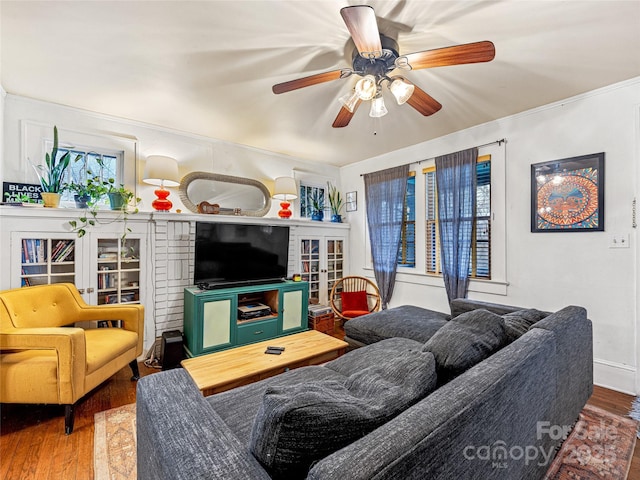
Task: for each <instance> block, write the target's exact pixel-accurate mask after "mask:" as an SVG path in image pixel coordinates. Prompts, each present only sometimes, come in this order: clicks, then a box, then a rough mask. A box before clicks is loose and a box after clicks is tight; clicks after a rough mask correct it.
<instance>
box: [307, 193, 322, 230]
mask: <svg viewBox="0 0 640 480" xmlns="http://www.w3.org/2000/svg"><path fill="white" fill-rule="evenodd" d="M321 192H322V193H321ZM309 201H310V202H311V220H316V221H318V222H321V221H322V219H323V218H324V192H323V191H322V190H321V189H317V190H316V191H315V192H313V194H311V197H310V198H309Z"/></svg>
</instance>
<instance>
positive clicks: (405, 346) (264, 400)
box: [137, 301, 593, 480]
mask: <svg viewBox="0 0 640 480" xmlns="http://www.w3.org/2000/svg"><path fill="white" fill-rule="evenodd" d="M478 307H482V308H478ZM398 308H399V309H400V310H399V311H396V312H395V313H396V314H397V315H398V316H397V317H394V316H393V314H394V309H391V310H388V311H385V312H381V313H383V314H384V315H389V314H390V315H391V316H390V317H388V319H387V320H389V319H392V318H401V317H402V318H404V317H405V316H407V315H408V316H409V318H410V319H415V318H424V317H425V316H427V317H428V316H430V315H431V313H429V311H424V309H418V310H416V308H417V307H412V308H409V309H407V308H404V307H398ZM491 308H492V306H491V305H490V304H475V305H474V302H470V301H464V302H463V304H461V305H452V315H451V316H450V318H448V316H447V315H435V317H437V318H434V321H437V322H438V323H439V327H438V328H435V326H433V325H432V327H433V332H432V333H431V334H430V335H427V336H428V338H426V337H424V336H420V338H419V339H415V338H406V337H407V336H408V334H407V335H405V336H404V337H403V335H395V336H391V337H385V335H386V333H385V331H383V332H378V335H379V336H380V338H379V339H378V340H376V341H374V342H373V343H371V344H370V345H367V346H365V347H363V348H358V349H355V350H353V351H350V352H348V353H347V354H345V355H344V356H342V357H340V358H338V359H336V360H333V361H331V362H328V363H327V364H325V365H323V366H314V367H303V368H300V369H296V370H291V371H289V372H286V373H284V374H281V375H278V376H275V377H271V378H268V379H266V380H262V381H260V382H257V383H254V384H251V385H247V386H243V387H239V388H236V389H233V390H230V391H227V392H223V393H219V394H216V395H213V396H210V397H203V396H202V395H201V393H200V391H199V390H198V389H197V388H196V386H195V384H194V383H193V382H192V380H191V378H190V376H189V375H188V373H187V372H185V371H184V370H182V369H176V370H170V371H166V372H160V373H157V374H154V375H150V376H147V377H144V378H142V379H141V380H140V381H139V383H138V392H137V435H138V436H137V441H138V452H137V455H138V478H139V479H141V480H145V479H149V480H151V479H176V480H178V479H185V480H186V479H189V480H192V479H242V480H245V479H263V478H264V479H269V478H286V479H295V478H308V479H336V480H338V479H339V480H358V479H362V480H365V479H402V480H407V479H416V480H418V479H419V480H423V479H430V478H434V479H451V478H458V479H491V478H495V479H498V478H499V479H515V478H517V479H539V478H542V477H543V476H544V474H545V472H546V470H547V468H548V465H549V463H550V462H551V460H552V459H553V456H554V455H555V451H556V449H557V447H558V446H559V444H560V443H561V441H562V439H560V438H557V435H552V434H550V432H554V431H556V430H557V429H554V428H553V427H554V426H565V425H572V424H573V423H574V422H575V420H576V419H577V417H578V414H579V412H580V410H581V409H582V407H583V406H584V404H585V403H586V401H587V399H588V398H589V396H590V395H591V393H592V388H593V387H592V385H593V384H592V329H591V322H590V321H589V320H588V319H587V316H586V311H585V310H584V309H583V308H581V307H575V306H569V307H565V308H563V309H562V310H559V311H558V312H555V313H550V314H546V313H544V312H538V311H536V310H523V311H520V309H517V310H519V311H518V312H515V313H514V310H516V309H515V308H514V307H504V306H497V307H496V308H494V309H493V310H494V311H498V312H499V313H500V315H498V314H496V313H492V312H491ZM421 310H422V311H421ZM467 310H468V311H470V312H467ZM465 312H466V313H465ZM370 320H371V319H370ZM353 321H354V320H350V321H349V322H348V323H347V324H346V326H345V329H346V330H349V329H348V326H349V324H350V323H351V322H353ZM373 321H374V323H375V322H376V321H377V320H376V317H374V318H373ZM392 323H393V322H392ZM384 325H385V327H387V328H388V327H389V321H387V322H386V323H385V324H384ZM355 326H357V324H356V325H355ZM405 327H406V325H399V326H396V327H395V328H396V329H399V330H405V331H406V330H407V328H405ZM411 328H414V329H415V328H416V327H415V325H414V326H412V327H411ZM409 330H411V329H409ZM368 332H369V333H370V334H371V329H369V330H368ZM350 333H351V334H353V335H356V336H357V335H358V334H359V333H361V332H356V331H355V330H353V331H351V332H350ZM419 333H420V335H422V332H421V331H420V332H419ZM360 338H361V339H363V338H364V337H360ZM459 339H462V340H459ZM456 341H458V342H459V343H460V344H456ZM465 342H467V343H465ZM360 343H364V342H360Z"/></svg>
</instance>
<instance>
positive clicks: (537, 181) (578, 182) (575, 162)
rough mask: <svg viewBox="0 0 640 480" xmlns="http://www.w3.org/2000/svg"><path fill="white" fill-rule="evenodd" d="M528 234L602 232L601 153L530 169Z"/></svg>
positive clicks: (602, 188) (538, 165)
mask: <svg viewBox="0 0 640 480" xmlns="http://www.w3.org/2000/svg"><path fill="white" fill-rule="evenodd" d="M531 231H532V232H586V231H590V232H591V231H604V153H594V154H592V155H583V156H581V157H572V158H564V159H561V160H553V161H550V162H543V163H535V164H533V165H531Z"/></svg>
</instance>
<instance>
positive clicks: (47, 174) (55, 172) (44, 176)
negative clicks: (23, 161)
mask: <svg viewBox="0 0 640 480" xmlns="http://www.w3.org/2000/svg"><path fill="white" fill-rule="evenodd" d="M57 157H58V127H57V126H55V125H54V127H53V148H52V150H51V153H48V152H47V153H46V154H45V162H44V165H34V168H35V170H36V173H37V174H38V178H39V180H40V187H42V193H41V195H42V200H43V202H44V206H45V207H57V206H58V205H59V204H60V192H62V190H63V189H64V175H65V173H66V171H67V168H68V167H69V163H70V162H71V152H66V153H65V154H64V155H62V156H61V157H60V158H59V159H58V158H57ZM79 158H81V155H78V156H77V157H76V160H78V159H79Z"/></svg>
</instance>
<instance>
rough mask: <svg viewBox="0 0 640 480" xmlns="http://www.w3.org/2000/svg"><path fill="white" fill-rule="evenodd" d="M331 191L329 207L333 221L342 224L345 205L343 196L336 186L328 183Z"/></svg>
mask: <svg viewBox="0 0 640 480" xmlns="http://www.w3.org/2000/svg"><path fill="white" fill-rule="evenodd" d="M327 187H328V191H329V206H330V207H331V221H332V222H335V223H341V222H342V215H341V214H340V211H341V210H342V207H343V205H344V203H343V201H342V195H341V194H340V191H339V190H338V189H337V187H336V186H335V185H331V184H330V183H329V182H327Z"/></svg>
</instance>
